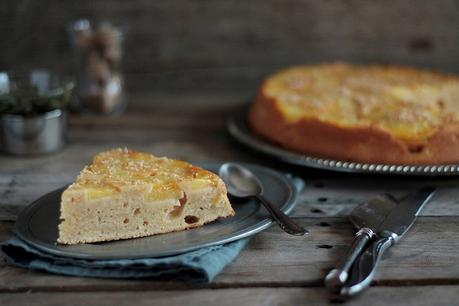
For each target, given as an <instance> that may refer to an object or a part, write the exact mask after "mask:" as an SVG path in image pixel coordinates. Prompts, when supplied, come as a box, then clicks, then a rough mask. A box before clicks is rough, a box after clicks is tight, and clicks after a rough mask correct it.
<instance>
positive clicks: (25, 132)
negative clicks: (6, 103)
mask: <svg viewBox="0 0 459 306" xmlns="http://www.w3.org/2000/svg"><path fill="white" fill-rule="evenodd" d="M0 127H1V129H0V133H1V134H0V143H1V147H2V150H3V151H4V152H6V153H10V154H16V155H38V154H46V153H51V152H54V151H56V150H58V149H59V148H61V147H62V146H63V144H64V142H65V135H66V128H67V113H66V112H65V111H62V110H59V109H56V110H53V111H50V112H47V113H44V114H40V115H36V116H32V117H28V116H21V115H3V116H0Z"/></svg>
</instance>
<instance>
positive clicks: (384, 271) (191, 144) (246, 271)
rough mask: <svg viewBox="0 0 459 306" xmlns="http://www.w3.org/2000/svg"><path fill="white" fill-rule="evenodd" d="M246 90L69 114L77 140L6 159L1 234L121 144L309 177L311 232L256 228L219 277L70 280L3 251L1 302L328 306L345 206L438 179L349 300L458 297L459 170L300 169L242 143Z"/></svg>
mask: <svg viewBox="0 0 459 306" xmlns="http://www.w3.org/2000/svg"><path fill="white" fill-rule="evenodd" d="M245 101H246V97H241V96H237V95H235V96H231V95H216V94H215V95H209V94H207V95H197V94H196V95H187V96H184V95H183V96H178V95H149V94H144V95H139V96H131V97H130V102H131V104H130V107H129V110H128V112H127V113H126V114H124V115H122V116H120V117H106V118H100V117H77V116H72V117H71V119H70V127H69V137H68V143H67V145H66V147H65V148H64V149H63V150H61V151H60V152H58V153H56V154H54V155H50V156H41V157H33V158H30V157H29V158H22V157H11V156H6V155H1V156H0V194H1V197H0V240H3V239H6V238H8V237H10V236H11V235H12V228H13V225H14V218H15V216H16V215H17V213H18V212H19V211H20V209H21V208H23V207H24V206H25V205H27V204H28V203H30V202H31V201H32V200H34V199H35V198H37V197H39V196H40V195H42V194H44V193H46V192H48V191H50V190H53V189H55V188H57V187H60V186H62V185H63V184H65V183H67V182H71V181H72V180H73V179H74V177H75V176H76V175H77V173H78V172H79V171H80V169H81V168H82V167H83V165H85V164H87V163H89V162H90V160H91V156H93V155H94V154H95V153H97V152H100V151H103V150H106V149H109V148H114V147H129V148H132V149H136V150H143V151H146V152H152V153H154V154H156V155H167V156H170V157H175V158H182V159H186V160H189V161H216V160H233V161H249V162H255V163H259V164H264V165H268V166H270V167H274V168H277V169H281V170H284V171H289V172H292V173H294V174H296V175H300V176H301V177H303V178H304V180H305V182H306V188H305V190H304V192H303V193H302V194H301V197H300V199H299V205H298V206H297V208H296V210H295V211H294V213H293V216H294V217H295V219H296V221H298V222H299V223H301V224H302V225H304V226H305V227H306V228H307V229H308V230H309V231H310V235H309V236H305V237H296V236H289V235H286V234H284V233H283V232H282V231H281V230H280V229H279V228H278V227H277V226H272V227H271V228H269V229H268V230H266V231H264V232H262V233H260V234H258V235H256V236H255V237H253V239H252V240H251V241H250V243H249V245H248V247H247V248H246V249H245V250H243V251H242V252H241V254H240V255H239V257H238V258H237V260H236V261H235V262H234V263H233V264H231V265H230V266H229V267H227V268H226V269H225V270H224V271H223V272H222V273H221V274H220V275H219V276H218V277H217V278H216V279H215V280H214V281H213V282H212V283H210V284H201V285H190V284H183V283H178V282H156V281H151V280H142V281H138V280H106V279H96V278H80V277H66V276H58V275H53V274H48V273H44V272H36V271H28V270H24V269H20V268H17V267H13V266H11V265H9V264H7V263H6V262H5V260H3V259H2V258H1V257H0V304H1V305H9V304H20V305H23V304H27V303H33V304H34V305H44V304H46V305H61V304H62V302H63V301H65V302H66V303H69V304H85V305H89V304H96V305H112V304H115V303H117V304H123V305H124V304H126V305H131V304H132V303H133V301H135V302H136V303H138V304H141V305H143V304H147V303H148V304H154V305H175V304H177V305H183V304H187V305H201V304H204V305H212V304H217V303H218V304H219V305H222V306H223V305H279V304H281V305H305V304H311V305H322V304H325V305H327V304H338V303H342V302H343V301H342V300H340V299H339V298H336V297H333V296H331V295H329V294H328V293H327V292H326V290H325V289H324V287H323V277H324V275H325V274H326V272H327V271H328V270H329V269H330V268H332V266H333V265H334V264H335V263H336V261H337V260H338V259H339V258H340V257H341V256H343V255H344V254H345V252H346V250H347V248H348V246H349V245H350V242H351V240H352V238H353V234H354V229H353V228H352V226H351V224H350V223H349V222H348V220H347V218H346V215H347V214H348V213H349V211H350V209H352V207H354V206H355V205H356V204H358V203H361V202H363V201H365V200H366V199H368V198H370V197H371V196H373V195H375V194H378V193H381V192H392V193H394V194H396V195H400V194H403V193H405V192H407V191H409V190H411V189H413V188H415V187H417V186H419V185H420V184H424V183H429V184H435V185H436V186H438V188H439V190H438V192H437V194H436V195H435V196H434V198H433V200H432V202H431V203H429V204H428V206H427V207H426V208H425V209H424V210H423V212H422V214H421V216H420V218H419V219H418V221H417V222H416V224H415V225H414V226H413V228H412V229H411V230H410V232H409V233H408V234H407V235H406V236H405V237H404V239H403V240H402V241H400V243H399V244H398V245H396V246H394V247H393V248H391V250H389V251H388V252H387V254H386V256H385V259H384V260H383V261H382V262H381V265H380V268H379V269H378V272H377V275H376V278H375V281H374V283H373V285H372V287H371V288H370V289H369V290H367V291H366V292H364V293H363V294H362V295H361V296H359V297H357V298H355V299H353V300H351V301H348V302H347V303H346V304H347V305H370V304H371V305H453V304H455V303H457V299H458V297H459V264H458V263H459V252H458V251H457V250H458V249H459V191H458V190H459V189H458V188H457V184H458V183H459V181H458V179H455V178H437V179H421V178H408V177H398V178H397V177H387V176H386V177H384V176H379V177H374V176H367V175H346V174H337V173H332V172H321V171H316V170H312V169H299V168H296V167H292V166H288V165H286V164H282V163H280V162H276V161H273V160H271V159H268V158H265V157H263V156H261V155H259V154H256V153H254V152H251V151H249V150H247V149H245V148H244V147H242V146H240V145H239V144H237V143H236V142H235V141H233V140H231V139H230V137H229V136H228V134H227V133H226V131H225V120H226V118H227V116H228V115H231V114H232V113H234V112H235V111H239V110H240V109H241V106H242V104H243V103H244V102H245Z"/></svg>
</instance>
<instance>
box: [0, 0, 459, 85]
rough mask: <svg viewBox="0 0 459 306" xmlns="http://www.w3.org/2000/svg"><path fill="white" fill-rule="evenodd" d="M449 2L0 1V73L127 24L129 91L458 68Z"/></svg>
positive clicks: (66, 59)
mask: <svg viewBox="0 0 459 306" xmlns="http://www.w3.org/2000/svg"><path fill="white" fill-rule="evenodd" d="M458 13H459V6H458V5H457V2H456V1H454V0H439V1H436V2H435V4H432V2H431V1H429V0H417V1H415V0H409V1H401V0H390V1H387V0H386V1H383V0H378V1H371V2H370V1H362V0H351V1H340V0H331V1H319V2H318V1H313V0H270V1H264V0H255V1H224V0H218V1H209V0H205V1H181V0H173V1H147V0H134V1H124V2H122V3H120V2H119V1H115V0H110V1H103V2H101V1H90V0H84V1H78V2H75V1H70V0H65V1H56V0H46V1H40V2H36V1H28V0H19V1H18V0H5V1H2V2H1V4H0V37H2V39H1V40H0V69H5V68H6V69H11V68H18V67H25V66H35V67H36V66H42V67H44V66H50V67H53V68H55V69H57V70H64V71H66V72H68V71H70V70H71V69H70V68H71V63H72V60H71V59H72V54H71V52H70V48H69V44H68V38H67V35H66V31H65V27H66V25H67V24H68V23H69V21H71V20H75V19H77V18H89V19H92V20H99V21H100V20H110V21H112V22H114V23H117V24H120V25H123V26H125V27H126V28H127V33H128V34H127V36H126V37H127V39H126V43H125V47H126V52H125V53H126V55H125V61H124V67H125V71H126V74H127V75H128V76H129V82H128V86H129V88H130V89H131V90H135V91H138V90H148V91H152V90H153V91H175V90H186V91H201V92H202V91H214V92H215V91H226V92H234V91H244V92H253V90H254V88H255V86H256V85H257V84H258V83H259V81H260V79H261V78H262V77H263V76H264V75H266V74H267V73H270V72H272V71H273V70H275V69H278V68H281V67H284V66H287V65H292V64H298V63H315V62H320V61H330V60H337V59H342V60H350V61H354V62H364V63H366V62H385V63H404V64H410V65H416V66H422V67H431V68H435V69H440V70H445V71H451V72H456V73H457V72H459V62H458V61H457V60H456V59H457V58H458V56H459V43H458V42H459V36H458V35H457V32H458V27H459V20H458V18H457V15H458Z"/></svg>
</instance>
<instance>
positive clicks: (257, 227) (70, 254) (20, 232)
mask: <svg viewBox="0 0 459 306" xmlns="http://www.w3.org/2000/svg"><path fill="white" fill-rule="evenodd" d="M222 163H223V162H212V163H193V164H194V165H198V166H200V167H202V168H204V169H206V167H212V166H215V167H218V166H219V165H221V164H222ZM239 163H240V164H242V165H245V166H250V167H252V168H258V169H262V171H265V172H268V173H270V175H273V176H275V177H276V178H278V179H280V180H281V181H283V182H284V185H285V187H286V188H287V189H288V192H289V197H288V200H287V201H286V202H285V203H284V204H283V205H282V206H281V207H280V209H281V210H282V211H283V212H284V213H286V214H287V215H288V214H290V213H291V212H292V210H293V209H294V208H295V206H296V204H297V202H298V201H297V200H298V190H297V188H296V187H295V185H294V183H293V181H292V179H290V178H289V177H287V175H286V174H284V173H282V172H280V171H275V170H273V169H271V168H268V167H264V166H261V165H257V164H252V163H245V162H239ZM67 186H68V185H65V186H63V187H60V188H57V189H54V190H52V191H50V192H47V193H45V194H43V195H41V196H40V197H38V198H37V199H36V200H34V201H33V202H32V203H30V204H28V205H27V206H26V207H25V208H24V209H23V210H22V211H21V212H20V213H19V215H18V218H17V220H16V224H15V227H14V229H15V234H16V235H17V236H18V237H19V238H20V239H21V240H23V241H24V242H25V243H27V244H28V245H31V246H32V247H36V248H37V249H39V250H41V251H43V252H45V253H49V254H51V255H56V256H60V257H65V258H74V259H86V260H114V259H138V258H161V257H167V256H173V255H179V254H183V253H187V252H191V251H194V250H197V249H201V248H204V247H211V246H216V245H222V244H226V243H229V242H233V241H236V240H240V239H243V238H246V237H249V236H253V235H255V234H257V233H259V232H261V231H263V230H265V229H267V228H268V227H269V226H271V225H272V224H273V223H274V221H273V220H272V219H271V218H270V217H269V216H266V218H264V219H263V220H260V221H259V222H258V223H256V224H253V225H251V226H248V227H246V228H244V229H239V230H237V231H236V232H235V233H234V235H230V236H228V237H226V238H224V239H214V240H211V241H208V242H206V243H201V244H197V245H194V246H189V247H187V248H182V249H180V251H169V252H157V253H155V254H153V255H145V254H142V255H139V256H135V255H132V256H128V257H126V256H116V255H115V256H113V255H94V254H87V253H82V252H76V251H62V250H60V249H56V248H53V247H52V246H50V244H49V243H46V242H43V241H40V240H37V239H36V238H34V236H33V234H32V233H30V230H29V222H30V219H31V218H32V217H33V215H34V214H35V213H36V211H37V210H38V209H39V208H40V207H41V206H42V205H44V204H43V203H42V202H43V201H41V200H42V199H43V198H45V197H47V196H48V195H49V194H51V193H54V192H61V190H62V191H63V190H64V189H65V188H66V187H67ZM198 229H199V228H198ZM188 230H193V229H188ZM165 234H167V233H165ZM147 237H149V236H146V237H139V239H141V238H147ZM135 239H138V238H135Z"/></svg>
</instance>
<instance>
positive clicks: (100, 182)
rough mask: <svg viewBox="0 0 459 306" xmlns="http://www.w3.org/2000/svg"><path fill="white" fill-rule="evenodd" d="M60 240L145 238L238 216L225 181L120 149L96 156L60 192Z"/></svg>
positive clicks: (187, 166)
mask: <svg viewBox="0 0 459 306" xmlns="http://www.w3.org/2000/svg"><path fill="white" fill-rule="evenodd" d="M60 213H61V215H60V219H61V223H60V224H59V238H58V242H59V243H61V244H78V243H89V242H101V241H110V240H119V239H128V238H136V237H144V236H149V235H155V234H161V233H168V232H174V231H180V230H185V229H189V228H193V227H198V226H202V225H204V224H205V223H208V222H211V221H214V220H216V219H218V218H222V217H228V216H233V215H234V210H233V209H232V207H231V204H230V203H229V201H228V197H227V192H226V187H225V185H224V183H223V181H222V180H221V179H220V178H219V177H218V176H217V175H215V174H214V173H211V172H209V171H207V170H204V169H202V168H199V167H196V166H193V165H191V164H189V163H187V162H184V161H179V160H173V159H169V158H165V157H156V156H154V155H151V154H146V153H141V152H136V151H129V150H126V149H116V150H111V151H107V152H103V153H100V154H98V155H96V156H95V158H94V161H93V163H92V164H91V165H90V166H87V167H85V168H84V169H83V170H82V171H81V173H80V175H79V176H78V178H77V179H76V182H75V183H74V184H72V185H70V186H69V187H68V188H67V189H66V190H65V191H64V193H63V194H62V200H61V212H60Z"/></svg>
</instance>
